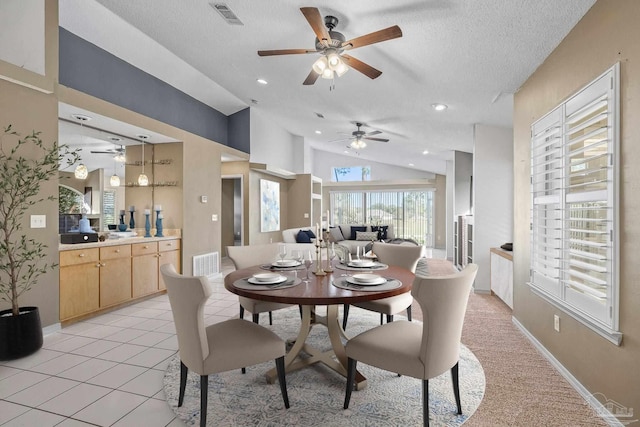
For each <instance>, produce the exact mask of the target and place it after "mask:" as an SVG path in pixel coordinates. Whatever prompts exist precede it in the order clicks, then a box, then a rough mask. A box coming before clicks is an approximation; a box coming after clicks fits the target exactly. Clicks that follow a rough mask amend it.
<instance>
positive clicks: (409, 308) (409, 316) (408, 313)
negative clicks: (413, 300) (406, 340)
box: [407, 306, 411, 322]
mask: <svg viewBox="0 0 640 427" xmlns="http://www.w3.org/2000/svg"><path fill="white" fill-rule="evenodd" d="M407 319H408V320H409V322H411V306H409V307H407Z"/></svg>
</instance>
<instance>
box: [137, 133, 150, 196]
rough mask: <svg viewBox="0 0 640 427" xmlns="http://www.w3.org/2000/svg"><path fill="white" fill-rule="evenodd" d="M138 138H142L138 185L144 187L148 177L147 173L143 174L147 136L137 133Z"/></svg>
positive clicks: (147, 182) (147, 183) (146, 184)
mask: <svg viewBox="0 0 640 427" xmlns="http://www.w3.org/2000/svg"><path fill="white" fill-rule="evenodd" d="M138 138H140V139H141V140H142V173H141V174H140V175H139V176H138V185H139V186H141V187H146V186H148V185H149V178H148V177H147V175H145V173H144V163H145V161H144V146H145V144H146V142H145V141H146V140H147V138H149V137H148V136H147V135H138Z"/></svg>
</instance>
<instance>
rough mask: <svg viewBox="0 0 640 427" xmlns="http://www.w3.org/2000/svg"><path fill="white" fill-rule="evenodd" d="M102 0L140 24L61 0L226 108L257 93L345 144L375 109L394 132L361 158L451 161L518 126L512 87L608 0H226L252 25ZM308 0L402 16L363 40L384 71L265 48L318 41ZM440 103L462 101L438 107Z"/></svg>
mask: <svg viewBox="0 0 640 427" xmlns="http://www.w3.org/2000/svg"><path fill="white" fill-rule="evenodd" d="M98 2H99V3H100V4H101V5H103V6H104V7H106V8H107V9H108V10H110V11H112V12H113V13H115V14H116V15H118V16H119V17H121V18H122V19H123V20H124V21H126V22H127V23H128V24H130V25H127V24H123V23H121V22H120V23H118V22H116V21H118V20H117V19H115V17H114V16H113V15H111V14H109V13H108V12H107V13H105V12H106V11H104V9H103V8H101V7H100V5H98V4H96V3H94V2H93V1H91V2H88V1H86V0H82V1H81V0H60V8H61V10H60V22H61V25H62V26H64V27H65V28H67V29H69V30H70V31H72V32H75V33H77V34H78V35H80V36H81V37H83V38H86V39H88V40H89V41H91V42H92V43H95V44H96V45H98V46H100V47H103V48H105V49H106V50H109V51H111V52H112V53H114V54H115V55H117V56H120V57H122V58H124V59H125V60H127V61H129V62H131V63H132V64H134V65H136V66H138V67H140V68H142V69H144V70H145V71H147V72H149V73H151V74H153V75H156V76H163V77H162V78H163V79H165V80H171V84H173V85H174V86H176V87H178V88H179V89H181V90H183V91H185V92H187V93H190V94H191V95H192V96H194V97H196V98H198V99H200V100H203V101H204V102H207V103H208V104H209V105H211V106H213V107H215V108H217V109H219V110H220V111H223V112H225V114H230V113H232V112H234V111H237V110H239V109H241V108H244V107H245V106H247V105H252V101H251V100H257V101H258V103H257V104H254V105H253V107H254V108H258V109H260V110H262V111H263V112H264V113H265V114H267V115H269V116H270V117H271V118H272V120H274V121H275V122H277V123H278V124H280V125H281V126H282V127H284V128H285V129H287V130H288V131H289V132H291V133H293V134H296V135H302V136H304V137H305V138H306V139H307V140H308V141H310V142H311V144H312V146H314V147H315V148H318V149H322V150H326V151H333V152H337V153H342V152H343V151H344V150H345V145H346V144H345V143H338V142H329V141H332V140H335V139H337V138H339V137H340V134H339V132H347V133H350V132H352V131H353V130H355V126H354V125H353V124H352V122H354V121H362V122H364V123H366V124H367V125H369V127H368V128H365V129H364V130H366V131H371V130H375V129H377V130H380V131H382V132H383V133H382V134H381V135H379V136H380V137H386V138H389V139H390V142H388V143H377V142H372V143H370V144H369V146H368V147H367V148H365V149H364V150H361V152H360V153H359V154H358V155H359V156H360V157H361V158H364V159H369V160H375V161H381V162H386V163H391V164H396V165H400V166H407V165H408V164H409V163H413V164H414V167H415V168H417V169H421V170H430V171H435V172H438V173H443V172H444V171H443V164H444V163H443V162H442V159H446V158H450V153H451V150H461V151H467V152H471V151H472V150H473V140H472V138H473V135H472V126H473V124H474V123H483V124H488V125H497V126H503V127H511V121H512V106H513V93H514V92H515V91H516V90H517V89H518V88H519V87H520V85H521V84H522V83H523V82H524V81H525V80H526V79H527V78H528V77H529V76H530V75H531V73H533V71H535V69H536V68H537V67H538V66H539V65H540V64H541V63H542V61H543V60H544V59H545V58H546V57H547V56H548V55H549V53H551V51H552V50H553V49H554V48H555V47H556V46H557V45H558V43H559V42H560V41H561V40H562V39H563V38H564V37H565V36H566V34H567V33H568V32H569V31H570V30H571V28H572V27H573V26H574V25H575V24H576V23H577V22H578V21H579V20H580V18H581V17H582V16H583V15H584V14H585V13H586V11H587V10H588V9H589V8H590V7H591V6H592V5H593V3H594V2H595V0H562V1H558V0H536V1H531V0H484V1H478V0H430V1H429V0H394V1H393V2H390V1H381V0H351V1H348V2H345V1H338V0H331V1H327V0H324V1H317V2H315V3H309V2H306V1H305V2H302V1H298V0H288V1H263V0H228V1H226V2H225V3H226V4H227V5H228V6H229V8H230V9H231V10H232V11H233V12H235V14H236V15H237V16H238V18H239V19H240V20H241V21H242V22H243V24H244V25H242V26H234V25H229V24H228V23H226V22H225V21H224V20H223V19H222V17H221V16H220V15H219V14H218V13H217V12H216V11H215V10H214V9H213V8H212V7H211V6H210V4H209V1H207V0H180V1H175V0H136V1H125V0H98ZM307 6H312V7H317V8H318V9H319V10H320V13H321V14H322V15H323V16H325V15H334V16H336V17H338V19H339V20H340V22H339V24H338V27H337V28H336V29H337V30H338V31H340V32H342V33H343V34H344V35H345V36H346V37H347V39H349V38H353V37H356V36H360V35H363V34H366V33H369V32H372V31H376V30H380V29H383V28H387V27H389V26H392V25H396V24H397V25H399V26H400V28H401V29H402V32H403V37H402V38H399V39H394V40H390V41H386V42H382V43H379V44H375V45H371V46H365V47H361V48H358V49H354V50H352V51H351V52H350V54H351V55H352V56H354V57H356V58H358V59H360V60H362V61H364V62H366V63H368V64H369V65H371V66H373V67H375V68H377V69H379V70H381V71H382V72H383V74H382V75H381V76H380V77H379V78H377V79H375V80H371V79H369V78H367V77H366V76H364V75H363V74H360V73H359V72H357V71H355V70H353V69H352V70H350V71H349V72H347V73H346V74H345V75H344V76H342V77H341V78H337V79H336V80H335V88H334V89H333V90H330V81H327V80H323V79H318V81H317V82H316V84H315V85H313V86H303V85H302V82H303V81H304V79H305V78H306V76H307V74H308V73H309V71H310V69H311V65H312V63H313V61H315V59H316V58H317V56H316V54H309V55H288V56H274V57H259V56H258V55H257V53H256V51H258V50H268V49H285V48H304V49H313V48H314V37H315V36H314V33H313V31H312V30H311V27H310V26H309V24H308V23H307V21H306V20H305V18H304V16H303V15H302V13H301V12H300V7H307ZM137 30H140V31H141V32H142V33H144V35H140V34H139V33H138V32H137ZM136 34H137V36H136V37H134V35H136ZM145 35H146V36H145ZM140 39H142V40H143V41H142V42H140V41H136V40H140ZM153 41H156V42H157V43H159V45H160V46H157V45H155V43H153ZM141 43H142V44H141ZM140 46H146V48H142V47H140ZM165 54H173V55H175V56H177V57H179V58H180V59H182V60H183V61H184V62H185V63H186V64H183V68H182V70H183V71H176V69H175V68H174V67H177V66H178V64H171V65H170V66H169V64H167V63H163V62H161V60H160V57H162V56H164V55H165ZM173 62H174V63H176V62H179V61H173ZM181 76H182V77H181ZM258 78H263V79H265V80H267V81H268V84H267V85H260V84H258V83H257V82H256V80H257V79H258ZM208 79H210V80H211V82H208ZM213 82H215V83H213ZM222 88H224V89H222ZM227 91H228V93H227ZM433 103H444V104H447V105H448V106H449V108H448V109H447V110H445V111H443V112H436V111H434V110H433V109H432V108H431V105H432V104H433ZM316 113H321V114H323V115H324V119H321V118H318V117H317V116H316ZM316 130H319V131H321V132H322V134H320V135H318V134H316V133H315V131H316ZM424 150H428V151H429V152H430V154H429V155H423V154H422V152H423V151H424ZM349 155H355V153H353V152H352V153H350V154H349Z"/></svg>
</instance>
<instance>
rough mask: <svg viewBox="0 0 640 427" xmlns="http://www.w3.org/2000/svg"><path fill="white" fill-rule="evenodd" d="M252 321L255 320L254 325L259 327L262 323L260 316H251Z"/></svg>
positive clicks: (254, 314)
mask: <svg viewBox="0 0 640 427" xmlns="http://www.w3.org/2000/svg"><path fill="white" fill-rule="evenodd" d="M251 319H252V320H253V323H255V324H256V325H257V324H258V323H259V322H260V314H257V313H253V314H252V315H251Z"/></svg>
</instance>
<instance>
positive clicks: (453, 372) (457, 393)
mask: <svg viewBox="0 0 640 427" xmlns="http://www.w3.org/2000/svg"><path fill="white" fill-rule="evenodd" d="M458 363H459V362H458ZM458 363H456V364H455V365H453V368H451V381H452V382H453V394H454V396H455V397H456V405H457V406H458V415H462V405H461V404H460V383H459V382H458Z"/></svg>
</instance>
